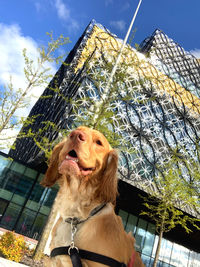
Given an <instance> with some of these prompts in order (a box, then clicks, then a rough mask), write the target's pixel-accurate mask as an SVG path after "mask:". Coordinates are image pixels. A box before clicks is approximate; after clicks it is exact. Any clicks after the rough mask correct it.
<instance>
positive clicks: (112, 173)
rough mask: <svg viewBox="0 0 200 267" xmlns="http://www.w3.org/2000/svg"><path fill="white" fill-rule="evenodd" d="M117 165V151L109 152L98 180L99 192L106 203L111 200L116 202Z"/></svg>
mask: <svg viewBox="0 0 200 267" xmlns="http://www.w3.org/2000/svg"><path fill="white" fill-rule="evenodd" d="M117 167H118V153H117V151H116V150H111V151H110V152H109V155H108V158H107V163H106V168H105V170H104V172H103V177H102V179H101V181H100V188H99V189H100V191H99V194H100V196H101V198H102V200H104V201H105V202H106V203H107V202H111V203H113V204H114V205H115V204H116V197H117V194H118V189H117V185H118V180H117Z"/></svg>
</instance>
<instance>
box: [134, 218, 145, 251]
mask: <svg viewBox="0 0 200 267" xmlns="http://www.w3.org/2000/svg"><path fill="white" fill-rule="evenodd" d="M146 228H147V222H146V221H145V220H143V219H139V222H138V225H137V230H136V233H135V240H136V249H137V250H138V251H140V252H141V251H142V249H143V248H144V241H145V236H146Z"/></svg>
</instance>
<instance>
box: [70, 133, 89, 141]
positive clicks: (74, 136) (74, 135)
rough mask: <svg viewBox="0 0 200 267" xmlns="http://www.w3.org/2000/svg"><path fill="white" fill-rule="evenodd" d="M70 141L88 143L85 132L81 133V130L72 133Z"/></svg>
mask: <svg viewBox="0 0 200 267" xmlns="http://www.w3.org/2000/svg"><path fill="white" fill-rule="evenodd" d="M69 137H70V139H73V140H74V141H75V140H76V141H79V142H84V141H86V135H85V133H84V132H82V131H79V130H74V131H73V132H71V134H70V136H69Z"/></svg>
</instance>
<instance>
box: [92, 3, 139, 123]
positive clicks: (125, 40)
mask: <svg viewBox="0 0 200 267" xmlns="http://www.w3.org/2000/svg"><path fill="white" fill-rule="evenodd" d="M141 3H142V0H139V3H138V5H137V8H136V10H135V13H134V15H133V18H132V20H131V23H130V25H129V28H128V30H127V33H126V36H125V38H124V40H123V43H122V46H121V48H120V51H119V54H118V56H117V59H116V61H115V65H114V66H113V69H112V71H111V73H110V77H109V79H108V82H107V84H106V87H105V89H104V92H103V94H102V98H101V100H100V101H99V102H98V103H97V104H96V114H95V115H94V120H93V121H94V124H95V123H96V119H97V118H98V111H99V109H100V106H101V105H102V104H103V102H104V99H106V96H107V94H108V92H109V87H110V84H111V83H112V81H113V77H114V75H115V72H116V70H117V66H118V64H119V62H120V58H121V55H122V52H123V49H124V47H125V45H126V43H127V40H128V37H129V35H130V32H131V29H132V27H133V23H134V22H135V19H136V16H137V13H138V11H139V8H140V5H141Z"/></svg>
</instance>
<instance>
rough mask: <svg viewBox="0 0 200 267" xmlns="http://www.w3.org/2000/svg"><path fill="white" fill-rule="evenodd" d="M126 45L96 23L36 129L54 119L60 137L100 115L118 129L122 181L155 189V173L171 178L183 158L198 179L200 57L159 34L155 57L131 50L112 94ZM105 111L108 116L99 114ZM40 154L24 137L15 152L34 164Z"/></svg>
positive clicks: (44, 102) (152, 47) (146, 47)
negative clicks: (169, 174) (170, 169)
mask: <svg viewBox="0 0 200 267" xmlns="http://www.w3.org/2000/svg"><path fill="white" fill-rule="evenodd" d="M120 45H121V41H120V40H118V39H117V38H116V37H115V36H113V35H112V34H110V33H109V32H108V31H107V30H105V29H103V28H102V26H100V25H97V24H95V23H94V22H92V23H91V24H90V25H89V27H88V28H87V29H86V31H85V33H84V34H83V36H82V37H81V39H80V40H79V42H78V43H77V44H76V46H75V48H74V50H73V51H72V53H70V55H69V57H68V59H67V62H68V66H67V67H63V68H62V67H61V69H60V70H59V71H58V73H57V77H59V80H61V82H60V83H59V91H52V90H51V89H50V87H51V86H52V87H53V86H54V81H52V83H51V86H50V87H49V88H47V89H46V90H45V92H44V95H49V94H51V97H50V98H48V99H46V98H41V99H40V100H38V102H37V103H36V105H35V106H34V107H33V109H32V111H31V114H30V116H32V115H34V116H35V115H38V114H42V116H38V117H37V119H36V121H35V123H34V124H33V125H32V126H31V127H32V129H33V130H34V131H35V132H37V131H38V129H39V127H42V122H43V121H48V120H50V121H52V122H53V123H55V124H56V126H57V128H56V130H55V129H52V128H50V129H49V131H46V132H45V133H44V136H46V137H47V138H49V139H50V140H54V139H55V138H57V136H58V132H60V131H61V130H62V129H63V128H67V129H71V128H73V127H75V126H77V125H79V124H86V125H87V124H88V122H90V123H91V121H92V119H94V122H95V120H96V122H95V123H96V125H97V124H98V123H99V125H101V126H102V127H103V126H105V128H106V127H107V129H109V130H110V131H111V132H113V141H114V144H115V145H116V146H117V147H118V148H119V149H120V164H119V174H120V178H121V179H123V180H125V181H127V182H129V183H132V184H133V185H135V186H137V187H139V188H142V189H144V188H145V187H149V186H152V187H153V186H155V184H154V183H152V181H153V178H154V177H155V176H156V175H158V174H159V175H163V176H164V175H166V173H167V172H166V166H168V164H169V163H170V161H171V159H172V158H173V157H176V158H177V161H176V168H179V169H180V170H181V175H182V177H183V179H186V180H192V174H191V172H192V168H191V167H190V165H191V164H192V163H198V162H199V140H200V139H199V138H200V136H199V132H200V131H199V130H200V116H199V114H200V100H199V86H200V75H199V69H200V66H199V63H198V61H197V60H196V59H195V58H194V57H193V56H192V55H190V54H189V53H187V52H185V51H184V50H183V49H182V48H181V47H180V46H178V45H177V44H176V43H174V42H173V41H172V40H171V39H169V38H168V37H167V36H166V35H165V34H164V33H162V32H160V31H156V32H155V33H154V35H153V36H152V37H151V38H149V39H148V40H146V41H145V42H143V43H142V45H141V48H140V51H141V52H143V53H146V54H147V53H148V55H147V57H145V56H144V55H143V54H142V53H141V52H138V51H136V50H135V49H133V48H131V47H130V46H127V47H126V48H125V50H124V52H123V54H122V58H121V61H120V63H119V66H118V68H117V71H116V74H115V76H114V79H113V82H112V83H111V86H110V87H109V90H108V92H107V91H106V92H105V88H106V85H107V80H108V78H109V75H110V72H111V69H112V66H113V64H114V62H115V60H116V56H117V54H118V51H119V47H120ZM70 57H71V58H70ZM97 108H98V109H99V108H100V111H101V112H102V114H104V115H105V116H104V117H101V116H99V117H98V116H97V117H95V118H93V117H94V114H95V110H96V109H97ZM101 112H100V113H101ZM106 114H107V115H106ZM89 125H90V124H89ZM23 130H27V129H23ZM105 134H106V132H105ZM25 142H26V143H25ZM24 147H26V151H28V152H27V153H24V152H23V149H24ZM27 148H28V149H27ZM39 151H40V150H39V148H37V146H36V145H35V144H34V142H33V140H31V139H26V141H25V140H23V139H21V140H20V139H18V140H17V142H16V151H11V155H13V154H15V155H17V157H18V158H19V159H20V160H25V161H27V160H30V158H31V157H33V159H34V158H35V157H36V156H37V154H38V153H39ZM185 159H188V162H189V163H191V164H187V163H186V161H185ZM195 166H198V165H195ZM197 168H198V167H197Z"/></svg>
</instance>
